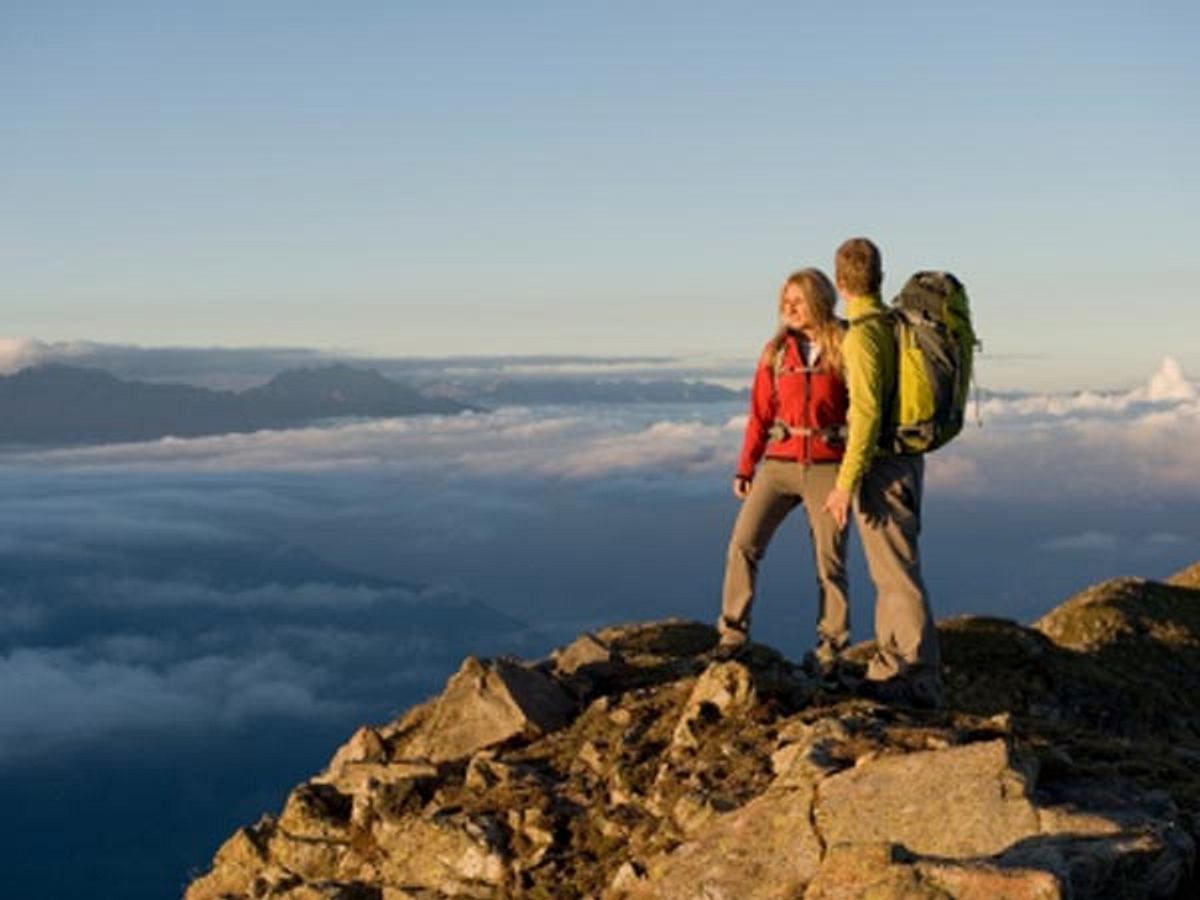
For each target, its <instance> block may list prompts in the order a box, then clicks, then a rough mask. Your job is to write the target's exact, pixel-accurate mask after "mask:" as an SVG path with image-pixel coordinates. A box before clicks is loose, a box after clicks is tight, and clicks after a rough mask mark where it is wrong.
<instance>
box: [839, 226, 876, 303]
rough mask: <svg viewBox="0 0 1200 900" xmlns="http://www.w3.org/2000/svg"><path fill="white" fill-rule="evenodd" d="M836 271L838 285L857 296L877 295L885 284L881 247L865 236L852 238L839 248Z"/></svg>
mask: <svg viewBox="0 0 1200 900" xmlns="http://www.w3.org/2000/svg"><path fill="white" fill-rule="evenodd" d="M834 273H835V276H836V279H837V283H838V287H840V288H842V289H843V290H844V291H846V292H847V293H849V294H853V295H854V296H856V297H865V296H875V295H877V294H878V293H879V289H880V288H881V287H882V286H883V259H882V257H880V255H879V248H878V247H876V246H875V245H874V244H873V243H871V241H869V240H867V239H866V238H864V237H857V238H850V240H848V241H845V242H843V244H842V246H840V247H838V249H837V256H836V257H835V267H834Z"/></svg>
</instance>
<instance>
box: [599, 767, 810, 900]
mask: <svg viewBox="0 0 1200 900" xmlns="http://www.w3.org/2000/svg"><path fill="white" fill-rule="evenodd" d="M811 799H812V791H811V790H775V791H768V792H767V793H766V794H763V795H762V796H760V797H757V798H755V799H754V800H752V801H750V802H749V803H747V804H746V805H745V806H743V807H741V808H739V809H737V810H735V811H733V812H730V813H726V814H724V815H721V816H718V817H717V818H716V819H714V820H713V821H712V822H711V823H709V824H708V825H707V826H706V827H704V828H703V829H702V830H700V831H699V832H697V834H696V835H695V837H694V838H693V839H692V840H690V841H687V842H686V843H684V844H682V845H680V846H679V847H677V848H676V849H675V850H674V851H673V852H671V853H668V854H664V855H662V856H659V857H655V858H654V859H651V860H649V861H648V862H647V863H646V880H645V881H639V882H637V883H633V884H631V883H630V881H632V879H628V878H626V879H624V880H623V883H622V885H620V886H618V888H617V889H616V890H613V891H612V892H611V893H610V895H609V896H611V897H614V898H615V897H628V898H630V900H650V898H655V900H695V898H697V897H704V898H707V900H760V898H762V900H765V898H768V897H772V898H783V897H799V896H801V895H802V892H803V890H804V886H805V885H806V884H808V882H809V880H810V879H811V878H812V877H813V875H814V874H815V873H816V871H817V867H818V866H819V865H820V861H821V844H820V841H819V840H818V838H817V835H816V833H815V832H814V831H813V828H812V820H811V812H812V805H811Z"/></svg>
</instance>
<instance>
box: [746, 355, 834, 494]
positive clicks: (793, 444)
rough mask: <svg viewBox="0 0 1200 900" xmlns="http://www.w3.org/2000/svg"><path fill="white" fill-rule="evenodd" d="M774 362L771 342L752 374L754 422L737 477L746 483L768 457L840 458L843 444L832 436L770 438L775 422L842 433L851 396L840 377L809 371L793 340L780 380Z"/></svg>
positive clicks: (749, 426)
mask: <svg viewBox="0 0 1200 900" xmlns="http://www.w3.org/2000/svg"><path fill="white" fill-rule="evenodd" d="M775 357H776V353H775V348H774V346H773V343H768V344H767V347H766V349H765V350H764V351H763V354H762V356H761V357H760V358H759V362H758V371H756V372H755V373H754V387H753V388H752V390H751V393H750V418H749V419H748V420H747V421H746V438H745V440H744V441H743V442H742V455H741V458H740V459H739V460H738V470H737V474H738V475H739V476H740V477H742V478H751V477H753V475H754V469H755V467H756V466H757V465H758V462H759V460H760V459H762V458H763V456H764V455H765V456H767V457H768V458H770V459H793V460H796V461H797V462H802V463H805V464H807V463H814V462H837V461H839V460H840V459H841V458H842V446H841V443H840V441H838V440H837V439H836V438H832V437H831V436H830V437H823V436H822V435H819V434H801V433H793V434H792V435H791V436H790V437H786V438H784V439H782V440H776V439H772V438H771V436H770V431H771V426H772V425H773V424H774V423H775V421H776V420H777V419H779V420H782V421H783V422H785V423H787V424H788V425H789V426H790V427H791V428H793V429H800V428H808V429H812V430H814V431H816V430H820V429H825V428H844V427H845V425H846V408H847V407H848V406H849V394H848V393H847V392H846V382H845V381H844V380H843V379H842V376H841V374H840V373H838V372H825V371H817V370H814V369H807V368H806V367H805V365H804V361H803V359H802V358H801V356H800V349H799V347H798V346H797V345H796V338H795V337H793V336H792V335H788V337H787V340H786V342H785V344H784V356H783V365H782V368H781V369H780V371H779V375H778V378H777V377H776V374H775ZM818 362H819V360H818ZM776 381H778V384H776ZM831 440H832V443H831Z"/></svg>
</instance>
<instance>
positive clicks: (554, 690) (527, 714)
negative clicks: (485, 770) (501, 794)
mask: <svg viewBox="0 0 1200 900" xmlns="http://www.w3.org/2000/svg"><path fill="white" fill-rule="evenodd" d="M574 710H575V705H574V703H573V702H572V701H571V698H570V697H569V696H567V694H566V693H565V692H564V691H563V689H562V688H561V687H559V685H558V683H557V682H555V681H554V679H552V678H550V677H549V676H548V675H545V674H543V673H542V672H539V671H537V670H536V669H533V668H530V667H528V666H525V665H522V664H520V663H518V662H514V661H511V660H505V659H501V660H496V661H494V662H485V661H482V660H479V659H476V658H475V657H473V656H469V657H467V659H466V661H465V662H463V664H462V667H461V668H459V670H458V672H457V673H455V674H454V675H453V676H452V677H451V678H450V681H449V682H448V683H447V685H446V689H445V690H444V691H443V692H442V694H441V696H440V697H438V698H437V701H436V703H435V704H434V707H433V709H432V710H431V711H430V714H429V717H428V719H427V720H426V721H425V722H424V723H423V724H422V725H421V727H420V728H419V729H418V730H417V731H416V733H415V734H413V735H412V737H411V738H410V739H409V740H407V741H406V742H404V743H403V745H402V747H401V748H399V752H398V753H397V755H398V756H401V757H417V758H425V759H429V760H430V761H432V762H435V763H437V762H445V761H448V760H454V759H462V758H465V757H469V756H471V755H472V754H473V753H475V752H476V751H477V750H482V749H483V748H485V747H491V746H494V745H496V744H500V743H503V742H504V741H507V740H509V739H511V738H515V737H518V736H524V737H527V738H533V737H537V736H539V735H542V734H546V733H547V732H551V731H554V730H556V729H559V728H562V727H563V726H564V725H566V724H567V723H568V722H569V721H570V719H571V716H572V714H573V713H574Z"/></svg>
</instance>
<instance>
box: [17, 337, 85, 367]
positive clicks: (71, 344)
mask: <svg viewBox="0 0 1200 900" xmlns="http://www.w3.org/2000/svg"><path fill="white" fill-rule="evenodd" d="M94 347H95V345H94V344H90V343H87V342H84V341H64V342H58V343H54V344H48V343H46V342H44V341H38V340H33V339H30V338H13V337H0V375H11V374H12V373H14V372H19V371H20V370H21V369H26V368H28V367H30V366H36V365H38V364H39V363H44V362H58V361H63V360H69V359H72V358H75V357H79V356H86V355H87V354H88V353H90V352H92V350H93V349H94Z"/></svg>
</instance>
